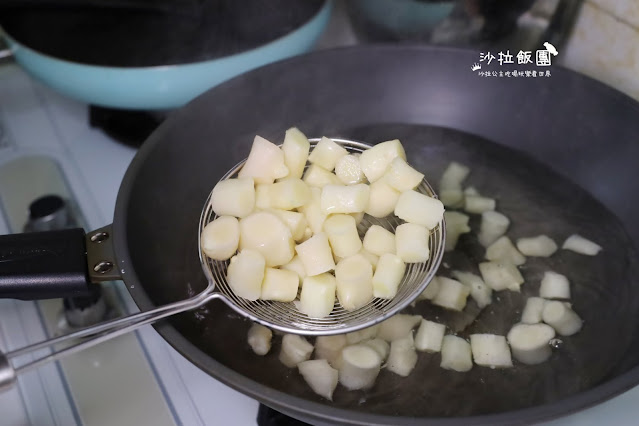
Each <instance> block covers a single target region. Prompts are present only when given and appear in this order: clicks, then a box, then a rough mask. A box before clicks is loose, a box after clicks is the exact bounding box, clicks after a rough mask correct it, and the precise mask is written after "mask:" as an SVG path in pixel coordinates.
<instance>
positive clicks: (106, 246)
mask: <svg viewBox="0 0 639 426" xmlns="http://www.w3.org/2000/svg"><path fill="white" fill-rule="evenodd" d="M110 228H111V227H110V225H109V226H106V227H104V228H101V229H98V230H96V231H93V232H91V233H89V234H88V235H85V233H84V230H83V229H81V228H76V229H65V230H60V231H48V232H29V233H24V234H11V235H2V236H0V298H11V299H23V300H39V299H52V298H61V297H81V296H88V295H89V294H91V288H92V286H93V284H91V283H92V282H99V281H108V280H114V279H120V275H119V274H118V271H117V267H116V262H115V260H114V259H115V258H114V256H113V250H112V245H111V232H110Z"/></svg>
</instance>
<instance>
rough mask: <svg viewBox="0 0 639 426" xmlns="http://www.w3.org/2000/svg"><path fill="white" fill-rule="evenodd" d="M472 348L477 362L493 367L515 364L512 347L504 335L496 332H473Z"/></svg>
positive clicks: (505, 366)
mask: <svg viewBox="0 0 639 426" xmlns="http://www.w3.org/2000/svg"><path fill="white" fill-rule="evenodd" d="M470 349H471V351H472V353H473V359H474V360H475V364H477V365H481V366H484V367H492V368H507V367H512V366H513V361H512V359H511V357H510V348H509V347H508V343H507V342H506V338H505V337H504V336H498V335H495V334H471V335H470Z"/></svg>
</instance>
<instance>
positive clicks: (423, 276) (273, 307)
mask: <svg viewBox="0 0 639 426" xmlns="http://www.w3.org/2000/svg"><path fill="white" fill-rule="evenodd" d="M309 140H310V141H311V148H314V147H315V145H316V144H317V142H318V141H319V139H309ZM333 140H334V141H335V142H336V143H338V144H340V145H341V146H343V147H344V148H346V149H347V150H348V151H349V152H350V153H359V152H362V151H364V150H366V149H369V148H371V146H370V145H367V144H364V143H361V142H355V141H350V140H346V139H333ZM243 165H244V161H242V162H240V163H239V164H237V165H236V166H235V167H233V168H232V169H231V170H229V172H228V173H226V175H224V176H223V177H222V179H221V180H224V179H228V178H232V177H235V176H236V175H237V173H238V172H239V171H240V169H241V168H242V166H243ZM416 191H418V192H421V193H423V194H427V195H429V196H431V197H436V195H435V192H434V191H433V189H432V188H431V186H430V185H429V184H428V182H426V180H425V179H424V180H422V183H421V184H420V185H419V186H418V187H417V188H416ZM216 217H217V215H215V212H214V211H213V209H212V207H211V195H209V197H208V198H207V200H206V203H205V207H204V209H203V211H202V215H201V217H200V226H199V231H198V235H201V233H202V230H203V229H204V227H205V226H206V225H207V224H208V223H209V222H211V221H213V220H214V219H215V218H216ZM402 223H403V221H402V220H401V219H399V218H397V217H395V216H394V215H390V216H387V217H385V218H382V219H378V218H375V217H372V216H369V215H364V218H363V220H362V221H361V222H360V224H359V225H358V232H359V233H360V237H363V236H364V233H365V232H366V230H367V229H368V228H369V227H370V226H372V225H379V226H382V227H384V228H386V229H388V230H389V231H393V232H394V230H395V228H396V227H397V226H399V225H401V224H402ZM444 239H445V227H444V222H443V220H442V222H441V223H439V225H437V226H436V227H435V228H434V229H432V230H431V232H430V238H429V248H430V257H429V259H428V260H427V261H426V262H422V263H408V264H406V272H405V274H404V278H403V280H402V282H401V283H400V285H399V289H398V292H397V295H396V296H395V297H394V298H393V299H390V300H388V299H379V298H373V299H372V300H371V301H370V302H369V303H368V304H367V305H365V306H363V307H361V308H359V309H356V310H353V311H347V310H345V309H344V308H343V307H342V306H341V305H340V303H339V301H338V300H337V298H336V299H335V306H334V308H333V311H332V312H331V314H330V315H329V316H328V317H325V318H310V317H308V316H307V315H305V314H303V313H301V312H300V311H299V310H297V308H296V307H295V304H294V303H293V302H274V301H265V300H256V301H249V300H246V299H243V298H241V297H238V296H236V295H235V293H234V292H233V290H232V289H231V287H230V286H229V284H228V282H227V281H226V270H227V267H228V263H229V262H228V261H216V260H213V259H210V258H208V257H207V256H206V255H205V254H204V253H203V251H202V249H201V245H200V261H201V263H202V268H203V270H204V273H205V275H206V277H207V278H208V280H209V286H208V287H207V290H206V291H212V290H213V289H215V290H216V291H218V292H220V293H221V297H222V299H223V300H224V301H225V302H226V303H227V304H228V305H229V306H230V307H231V308H233V309H234V310H236V311H237V312H238V313H240V314H242V315H244V316H246V317H248V318H250V319H251V320H253V321H256V322H259V323H261V324H264V325H266V326H268V327H271V328H274V329H277V330H280V331H283V332H286V333H295V334H305V335H329V334H339V333H347V332H351V331H355V330H358V329H361V328H364V327H369V326H371V325H374V324H376V323H378V322H380V321H383V320H384V319H386V318H388V317H390V316H392V315H394V314H396V313H397V312H399V311H400V310H401V309H403V308H404V307H406V306H407V305H408V304H410V303H411V302H412V301H413V300H414V299H415V298H416V297H417V296H418V295H419V294H421V292H422V291H423V290H424V289H425V288H426V286H427V285H428V283H429V282H430V281H431V280H432V279H433V277H434V276H435V273H436V271H437V268H438V267H439V264H440V262H441V259H442V256H443V253H444ZM199 242H200V241H199V236H198V244H199Z"/></svg>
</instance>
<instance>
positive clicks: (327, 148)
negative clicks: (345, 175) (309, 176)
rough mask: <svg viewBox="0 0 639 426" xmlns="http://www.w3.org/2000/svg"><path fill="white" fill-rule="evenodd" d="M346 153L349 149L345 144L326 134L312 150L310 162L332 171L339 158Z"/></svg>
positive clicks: (309, 157)
mask: <svg viewBox="0 0 639 426" xmlns="http://www.w3.org/2000/svg"><path fill="white" fill-rule="evenodd" d="M345 155H348V151H347V150H346V149H345V148H344V147H343V146H341V145H339V144H337V143H335V141H334V140H333V139H329V138H327V137H325V136H324V137H323V138H322V139H320V141H319V142H318V143H317V145H315V148H313V150H312V151H311V154H310V155H309V156H308V162H309V163H312V164H317V165H318V166H320V167H322V168H324V169H326V170H328V171H331V170H333V169H334V168H335V164H337V160H339V159H340V158H342V157H343V156H345Z"/></svg>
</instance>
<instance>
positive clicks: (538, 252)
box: [517, 235, 557, 257]
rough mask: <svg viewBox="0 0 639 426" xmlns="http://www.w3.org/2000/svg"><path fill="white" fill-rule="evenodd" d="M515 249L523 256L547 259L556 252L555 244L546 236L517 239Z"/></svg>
mask: <svg viewBox="0 0 639 426" xmlns="http://www.w3.org/2000/svg"><path fill="white" fill-rule="evenodd" d="M517 249H518V250H519V251H520V252H521V254H523V255H524V256H537V257H549V256H552V255H553V253H554V252H556V251H557V244H556V243H555V242H554V241H553V240H552V239H551V238H550V237H548V236H547V235H539V236H537V237H530V238H520V239H518V240H517Z"/></svg>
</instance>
